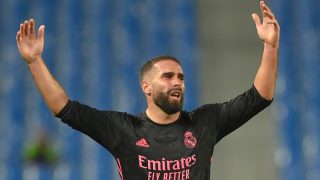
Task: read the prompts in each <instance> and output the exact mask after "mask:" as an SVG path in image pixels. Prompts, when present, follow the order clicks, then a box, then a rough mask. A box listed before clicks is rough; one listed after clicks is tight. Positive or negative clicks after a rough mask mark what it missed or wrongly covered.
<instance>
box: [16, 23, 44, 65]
mask: <svg viewBox="0 0 320 180" xmlns="http://www.w3.org/2000/svg"><path fill="white" fill-rule="evenodd" d="M16 40H17V46H18V49H19V52H20V54H21V56H22V58H23V59H24V60H25V61H26V62H27V63H28V64H30V63H32V62H33V61H35V60H36V59H37V58H39V57H41V54H42V51H43V45H44V25H41V26H40V27H39V30H38V36H37V34H36V32H35V22H34V20H33V19H30V20H29V21H24V23H22V24H20V29H19V31H18V32H17V36H16Z"/></svg>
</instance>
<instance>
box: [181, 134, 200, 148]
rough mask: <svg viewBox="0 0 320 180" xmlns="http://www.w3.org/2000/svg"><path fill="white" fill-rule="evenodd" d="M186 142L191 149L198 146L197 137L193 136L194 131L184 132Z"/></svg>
mask: <svg viewBox="0 0 320 180" xmlns="http://www.w3.org/2000/svg"><path fill="white" fill-rule="evenodd" d="M184 144H185V145H186V146H187V147H188V148H190V149H193V148H195V147H196V145H197V139H196V138H195V137H194V136H192V132H190V131H187V132H186V133H184Z"/></svg>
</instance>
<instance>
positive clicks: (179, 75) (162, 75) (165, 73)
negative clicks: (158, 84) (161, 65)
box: [161, 72, 184, 78]
mask: <svg viewBox="0 0 320 180" xmlns="http://www.w3.org/2000/svg"><path fill="white" fill-rule="evenodd" d="M174 74H175V73H174V72H164V73H162V74H161V77H164V76H168V75H169V76H174ZM177 76H178V77H179V78H184V74H183V73H177Z"/></svg>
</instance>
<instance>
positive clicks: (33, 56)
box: [16, 19, 68, 114]
mask: <svg viewBox="0 0 320 180" xmlns="http://www.w3.org/2000/svg"><path fill="white" fill-rule="evenodd" d="M44 28H45V27H44V25H41V26H40V27H39V30H38V35H37V33H36V31H35V22H34V20H33V19H30V20H29V21H25V22H24V23H22V24H20V29H19V31H18V32H17V36H16V40H17V46H18V49H19V52H20V54H21V56H22V58H23V59H24V61H25V62H26V63H27V64H28V67H29V69H30V71H31V74H32V77H33V79H34V81H35V84H36V85H37V87H38V89H39V91H40V92H41V94H42V96H43V97H44V100H45V101H46V103H47V105H48V107H49V109H50V110H51V111H52V112H53V113H54V114H57V113H59V112H60V110H61V109H62V108H63V107H64V106H65V105H66V104H67V102H68V97H67V94H66V93H65V91H64V90H63V88H62V87H61V86H60V85H59V83H58V82H57V81H56V80H55V79H54V78H53V76H52V75H51V73H50V72H49V70H48V68H47V66H46V65H45V63H44V61H43V59H42V57H41V55H42V51H43V46H44Z"/></svg>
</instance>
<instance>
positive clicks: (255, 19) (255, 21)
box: [252, 13, 261, 27]
mask: <svg viewBox="0 0 320 180" xmlns="http://www.w3.org/2000/svg"><path fill="white" fill-rule="evenodd" d="M252 19H253V21H254V23H255V24H256V27H259V26H260V25H261V21H260V18H259V16H258V15H257V14H256V13H253V14H252Z"/></svg>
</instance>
